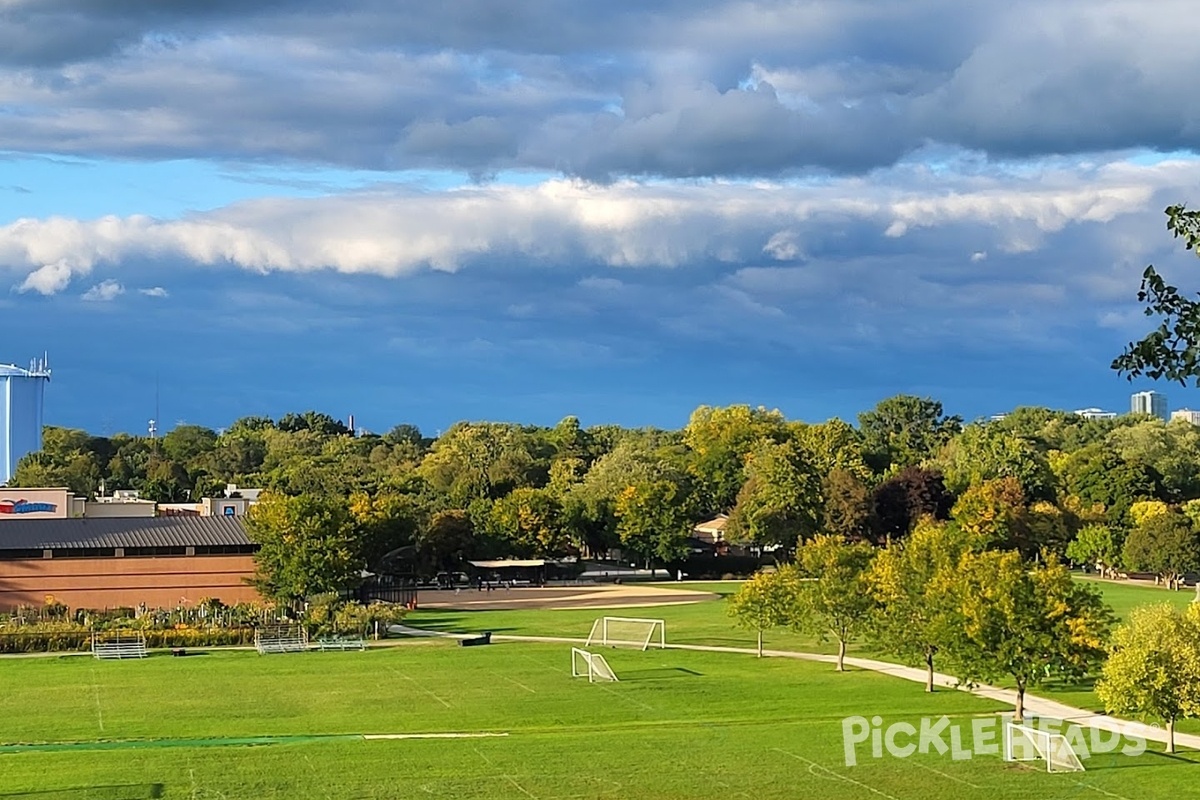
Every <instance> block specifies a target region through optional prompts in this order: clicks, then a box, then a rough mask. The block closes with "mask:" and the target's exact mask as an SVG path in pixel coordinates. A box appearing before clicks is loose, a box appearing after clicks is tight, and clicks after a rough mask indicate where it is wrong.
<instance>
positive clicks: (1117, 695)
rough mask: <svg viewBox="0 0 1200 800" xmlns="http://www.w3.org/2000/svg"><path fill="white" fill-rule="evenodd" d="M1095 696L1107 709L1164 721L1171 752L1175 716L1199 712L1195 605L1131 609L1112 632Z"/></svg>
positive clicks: (1199, 627) (1199, 608)
mask: <svg viewBox="0 0 1200 800" xmlns="http://www.w3.org/2000/svg"><path fill="white" fill-rule="evenodd" d="M1096 696H1097V697H1099V698H1100V700H1101V701H1102V702H1103V703H1104V708H1105V710H1106V711H1107V712H1108V713H1110V714H1135V715H1137V716H1140V717H1142V718H1143V719H1150V720H1156V721H1162V722H1165V723H1166V726H1167V747H1166V750H1167V752H1168V753H1174V752H1175V721H1176V720H1177V719H1179V718H1181V717H1196V716H1200V605H1198V604H1196V603H1192V604H1191V605H1189V606H1188V607H1187V608H1186V609H1184V610H1182V611H1180V610H1178V609H1176V608H1175V607H1174V606H1172V605H1171V604H1169V603H1162V604H1158V605H1152V606H1142V607H1141V608H1135V609H1133V611H1131V612H1130V613H1129V621H1128V622H1126V623H1125V624H1123V625H1120V626H1118V627H1117V629H1116V630H1115V631H1114V632H1113V640H1112V652H1111V654H1110V655H1109V657H1108V661H1107V662H1106V663H1105V664H1104V669H1103V671H1102V672H1101V674H1100V679H1099V680H1098V681H1097V682H1096Z"/></svg>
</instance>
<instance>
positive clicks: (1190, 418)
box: [1171, 408, 1200, 425]
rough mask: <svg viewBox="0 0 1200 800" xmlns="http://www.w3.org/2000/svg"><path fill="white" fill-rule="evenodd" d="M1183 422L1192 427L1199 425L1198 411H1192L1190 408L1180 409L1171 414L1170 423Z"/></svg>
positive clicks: (1199, 412) (1199, 416) (1199, 413)
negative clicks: (1190, 424) (1188, 423)
mask: <svg viewBox="0 0 1200 800" xmlns="http://www.w3.org/2000/svg"><path fill="white" fill-rule="evenodd" d="M1180 419H1181V420H1183V421H1184V422H1190V423H1192V424H1193V425H1200V411H1192V410H1191V409H1190V408H1181V409H1179V410H1178V411H1172V412H1171V421H1172V422H1175V421H1176V420H1180Z"/></svg>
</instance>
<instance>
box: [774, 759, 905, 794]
mask: <svg viewBox="0 0 1200 800" xmlns="http://www.w3.org/2000/svg"><path fill="white" fill-rule="evenodd" d="M771 749H772V750H774V751H775V752H776V753H783V754H784V755H785V756H791V757H792V758H794V759H796V760H797V761H803V762H804V763H805V764H808V768H809V769H810V770H812V769H819V770H821V771H822V772H824V773H827V774H828V775H830V776H832V777H834V778H837V779H839V780H843V781H845V782H846V783H852V784H854V785H855V786H858V787H859V788H861V789H866V790H867V791H868V792H870V793H871V794H877V795H879V796H880V797H886V798H888V800H898V798H896V797H895V796H893V795H890V794H888V793H887V792H881V791H879V790H878V789H876V788H875V787H874V786H870V785H868V784H865V783H861V782H859V781H856V780H854V778H847V777H846V776H845V775H842V774H841V773H838V772H834V771H833V770H831V769H830V768H829V767H823V766H821V765H820V764H818V763H817V762H815V761H810V760H809V759H807V758H805V757H804V756H798V755H796V754H795V753H789V752H788V751H787V750H780V749H779V748H778V747H773V748H771Z"/></svg>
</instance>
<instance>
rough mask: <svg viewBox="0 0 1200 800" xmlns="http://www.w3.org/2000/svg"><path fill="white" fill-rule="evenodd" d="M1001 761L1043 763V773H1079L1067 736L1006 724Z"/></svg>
mask: <svg viewBox="0 0 1200 800" xmlns="http://www.w3.org/2000/svg"><path fill="white" fill-rule="evenodd" d="M1004 760H1005V761H1043V760H1044V761H1045V762H1046V771H1047V772H1083V771H1084V770H1083V762H1082V761H1080V760H1079V756H1077V755H1076V754H1075V750H1074V749H1072V747H1071V743H1070V742H1068V741H1067V737H1065V736H1063V735H1062V734H1061V733H1050V732H1049V731H1040V730H1038V729H1037V728H1031V727H1029V726H1028V725H1019V724H1017V723H1015V722H1009V723H1007V724H1006V725H1005V727H1004Z"/></svg>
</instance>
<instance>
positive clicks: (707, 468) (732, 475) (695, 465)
mask: <svg viewBox="0 0 1200 800" xmlns="http://www.w3.org/2000/svg"><path fill="white" fill-rule="evenodd" d="M786 436H787V430H786V426H785V421H784V418H783V415H782V414H780V413H779V412H778V411H768V410H766V409H765V408H750V407H749V406H729V407H727V408H713V407H711V406H700V407H699V408H697V409H696V410H695V411H694V412H692V416H691V419H689V420H688V424H687V426H686V427H685V428H684V429H683V442H684V444H685V445H686V446H687V448H688V451H689V456H690V457H689V460H688V470H689V472H690V473H691V474H692V475H694V476H695V478H696V483H697V487H698V492H699V494H700V495H701V497H702V498H703V503H704V506H705V508H704V509H703V511H704V512H706V513H709V512H718V511H725V510H727V509H729V508H731V507H732V506H733V504H734V501H735V499H736V498H737V493H738V490H739V489H740V488H741V486H742V481H743V476H742V470H743V467H744V465H745V460H746V456H747V455H749V453H750V452H751V451H752V450H753V449H754V448H755V447H757V446H758V445H759V443H760V442H762V441H764V440H769V441H774V442H780V441H783V440H784V439H785V438H786Z"/></svg>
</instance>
